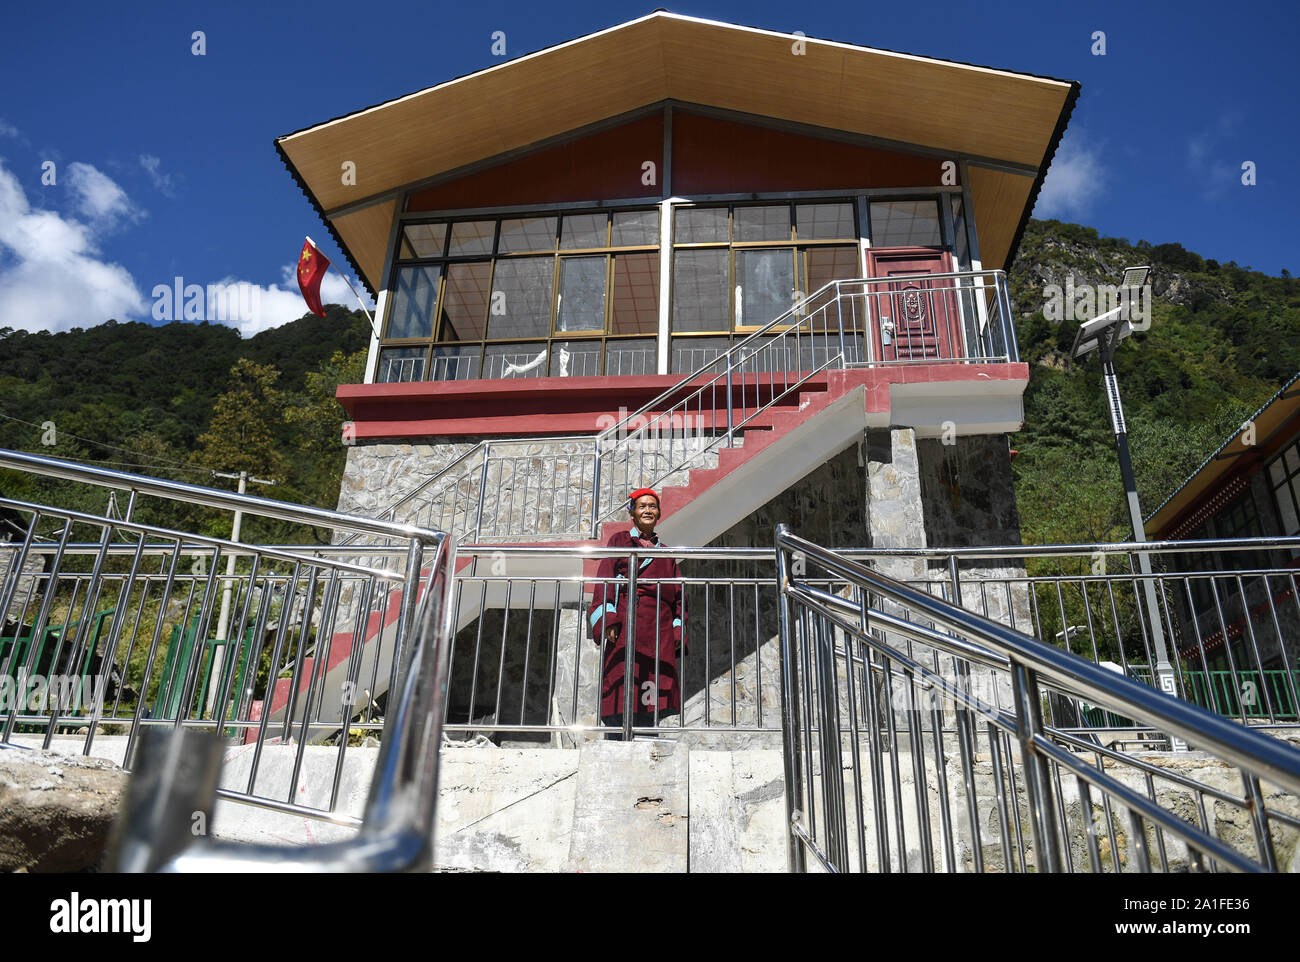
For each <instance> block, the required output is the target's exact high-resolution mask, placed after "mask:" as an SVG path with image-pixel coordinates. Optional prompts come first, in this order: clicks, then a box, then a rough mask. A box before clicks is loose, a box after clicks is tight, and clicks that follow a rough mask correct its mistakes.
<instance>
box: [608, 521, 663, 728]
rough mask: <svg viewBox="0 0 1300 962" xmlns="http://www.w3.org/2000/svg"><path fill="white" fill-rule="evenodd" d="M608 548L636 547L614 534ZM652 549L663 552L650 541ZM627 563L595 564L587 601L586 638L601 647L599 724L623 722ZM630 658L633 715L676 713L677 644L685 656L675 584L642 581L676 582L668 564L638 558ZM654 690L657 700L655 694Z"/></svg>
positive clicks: (622, 534)
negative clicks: (611, 634)
mask: <svg viewBox="0 0 1300 962" xmlns="http://www.w3.org/2000/svg"><path fill="white" fill-rule="evenodd" d="M609 547H611V548H633V547H640V545H638V544H637V542H635V541H634V540H633V538H632V533H631V532H630V531H619V532H616V533H615V534H614V536H613V537H612V538H610V539H609ZM653 547H656V548H660V547H664V545H661V544H660V543H659V539H658V537H656V538H655V541H654V545H653ZM627 565H628V559H627V558H605V559H604V560H603V561H601V563H600V568H599V569H598V571H597V577H598V578H600V581H599V582H598V583H597V584H596V585H595V588H594V590H593V591H592V596H591V611H590V612H589V613H588V618H587V624H588V626H589V627H590V629H591V636H592V638H593V639H595V640H596V642H597V644H601V658H602V661H601V697H600V714H601V717H602V718H608V717H609V716H611V715H617V716H619V717H620V718H621V717H622V716H623V676H624V672H625V668H624V652H625V651H626V639H627V594H628V592H627ZM637 567H638V569H639V570H638V571H637V604H636V652H635V654H634V656H633V659H632V666H633V667H632V671H633V679H634V684H635V686H636V689H635V694H634V696H633V699H632V711H633V713H637V714H639V713H643V712H645V713H650V712H653V711H655V709H656V708H658V710H659V713H660V714H666V713H671V712H677V711H680V709H681V681H680V679H679V678H678V675H677V643H678V642H679V641H680V642H681V650H682V654H685V653H686V637H685V629H684V627H683V626H684V624H685V622H686V600H685V598H684V596H683V595H684V593H683V591H682V586H681V585H680V584H674V583H672V582H666V581H655V580H650V581H648V582H647V581H643V580H642V579H658V578H680V577H681V572H680V571H679V570H678V569H677V562H676V561H674V560H673V559H672V558H642V559H639V560H638V563H637ZM609 628H615V629H617V632H618V637H617V640H616V641H614V642H612V643H610V642H604V643H602V641H601V640H602V639H603V638H604V637H605V632H606V630H607V629H609ZM656 689H657V694H656Z"/></svg>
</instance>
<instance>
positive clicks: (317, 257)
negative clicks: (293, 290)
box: [298, 237, 330, 317]
mask: <svg viewBox="0 0 1300 962" xmlns="http://www.w3.org/2000/svg"><path fill="white" fill-rule="evenodd" d="M329 269H330V260H329V258H328V257H326V256H325V255H324V254H322V253H321V252H320V251H319V250H317V248H316V245H315V244H313V243H312V242H311V238H310V237H308V238H307V239H306V240H305V241H303V243H302V255H301V256H300V257H299V258H298V290H300V291H302V299H303V300H304V301H306V302H307V307H308V309H309V310H310V311H311V312H312V313H313V314H318V315H319V316H321V317H324V316H325V308H323V307H321V304H320V282H321V280H322V279H323V278H324V277H325V272H326V271H327V270H329Z"/></svg>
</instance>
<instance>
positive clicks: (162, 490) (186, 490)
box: [0, 448, 438, 539]
mask: <svg viewBox="0 0 1300 962" xmlns="http://www.w3.org/2000/svg"><path fill="white" fill-rule="evenodd" d="M0 468H11V469H13V470H16V471H26V472H29V473H31V474H41V475H45V476H46V477H51V478H62V479H63V480H65V481H81V482H85V483H87V484H97V485H100V486H101V487H109V488H119V489H121V490H124V491H135V492H137V493H140V494H148V495H156V496H158V497H162V498H168V499H170V500H173V501H188V502H190V503H192V504H201V505H204V506H205V507H209V508H220V509H222V510H227V511H243V512H246V513H248V514H257V515H261V516H263V517H266V518H276V519H278V520H281V521H295V522H299V523H301V524H309V525H313V526H316V527H322V528H343V529H345V530H349V531H356V532H359V533H363V534H375V535H380V536H382V537H389V538H407V539H409V538H427V537H431V536H437V535H438V532H436V531H430V530H427V529H425V528H418V527H415V526H413V525H405V524H394V523H391V522H386V521H377V520H375V519H373V518H367V517H363V516H361V515H353V514H343V513H342V512H339V511H330V510H328V509H326V508H313V507H310V506H308V505H303V504H292V503H290V502H288V501H274V500H272V499H270V498H259V497H257V496H256V495H252V494H237V493H235V492H233V491H223V490H221V489H220V488H205V487H201V486H200V485H196V484H186V483H184V482H182V481H169V480H167V479H165V478H152V477H148V476H146V475H143V474H131V473H129V472H126V471H114V470H111V469H108V468H95V467H91V466H90V465H86V464H78V463H76V462H74V461H60V460H57V459H55V458H47V457H43V456H41V455H39V454H28V453H26V452H22V451H9V450H6V449H4V448H0Z"/></svg>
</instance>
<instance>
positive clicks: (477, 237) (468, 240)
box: [447, 220, 497, 257]
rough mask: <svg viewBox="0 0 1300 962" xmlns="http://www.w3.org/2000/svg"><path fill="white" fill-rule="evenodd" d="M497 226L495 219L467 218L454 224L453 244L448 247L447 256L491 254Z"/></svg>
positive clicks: (452, 231) (452, 232)
mask: <svg viewBox="0 0 1300 962" xmlns="http://www.w3.org/2000/svg"><path fill="white" fill-rule="evenodd" d="M496 226H497V222H496V221H494V220H466V221H461V222H460V223H458V224H454V225H452V228H451V246H450V247H449V248H448V249H447V256H448V257H464V256H466V255H472V254H491V253H492V235H493V234H494V233H496Z"/></svg>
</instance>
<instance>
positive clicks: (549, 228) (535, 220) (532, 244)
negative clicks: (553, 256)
mask: <svg viewBox="0 0 1300 962" xmlns="http://www.w3.org/2000/svg"><path fill="white" fill-rule="evenodd" d="M555 225H556V218H554V217H516V218H513V219H511V220H503V221H502V222H501V240H500V242H499V244H498V246H497V253H499V254H534V253H539V252H541V251H548V252H549V251H553V250H555Z"/></svg>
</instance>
